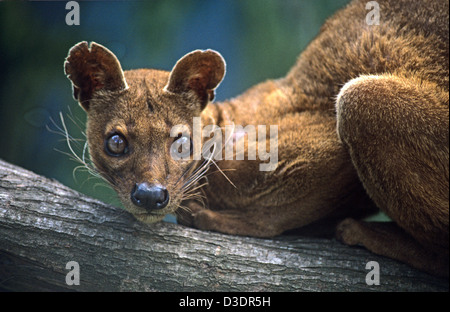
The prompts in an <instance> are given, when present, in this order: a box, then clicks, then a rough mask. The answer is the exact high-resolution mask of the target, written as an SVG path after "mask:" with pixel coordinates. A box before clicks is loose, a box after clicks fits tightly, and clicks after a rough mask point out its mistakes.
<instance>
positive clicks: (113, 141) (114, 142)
mask: <svg viewBox="0 0 450 312" xmlns="http://www.w3.org/2000/svg"><path fill="white" fill-rule="evenodd" d="M106 149H107V151H108V152H109V153H110V154H112V155H113V156H118V155H122V154H125V153H126V152H127V143H126V141H125V139H124V138H123V137H122V136H121V135H119V134H114V135H112V136H111V137H110V138H109V139H108V140H107V142H106Z"/></svg>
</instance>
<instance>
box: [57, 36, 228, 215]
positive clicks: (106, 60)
mask: <svg viewBox="0 0 450 312" xmlns="http://www.w3.org/2000/svg"><path fill="white" fill-rule="evenodd" d="M65 72H66V75H67V77H68V78H69V79H70V80H71V81H72V86H73V96H74V98H75V99H76V100H78V102H79V103H80V105H81V106H82V107H83V109H84V110H85V111H86V112H87V115H88V122H87V131H86V134H87V140H88V146H89V152H90V156H91V159H92V162H93V163H94V165H95V167H96V169H97V171H98V172H99V173H100V174H101V175H102V176H103V177H104V178H105V179H106V180H107V181H108V182H109V183H110V184H111V185H112V187H113V188H114V189H115V191H116V192H117V193H118V195H119V197H120V199H121V201H122V203H123V205H124V206H125V208H126V209H127V210H128V211H129V212H131V213H132V214H133V215H134V216H135V217H136V218H137V219H139V220H141V221H143V222H156V221H159V220H161V219H162V218H163V217H164V216H165V215H166V214H168V213H173V212H175V211H176V210H177V208H178V207H179V206H180V204H181V201H182V200H184V199H185V197H186V191H187V188H188V187H189V183H190V182H192V180H190V177H191V178H192V173H193V171H194V169H195V167H196V164H197V162H195V161H194V160H179V159H176V158H174V157H172V156H171V148H174V146H186V145H187V146H188V149H187V150H188V153H189V152H192V151H191V148H189V145H190V144H192V143H191V142H192V139H191V138H189V137H186V136H185V135H181V133H180V134H179V135H178V136H175V137H173V136H171V129H172V128H173V126H175V125H186V126H188V127H189V130H190V133H192V119H193V117H196V116H199V115H200V113H201V112H202V110H203V109H204V108H205V106H206V105H207V104H208V102H209V101H211V100H212V99H213V98H214V89H215V88H216V87H217V86H218V84H219V83H220V82H221V81H222V79H223V76H224V75H225V62H224V60H223V58H222V56H221V55H220V54H219V53H217V52H215V51H212V50H207V51H199V50H197V51H194V52H191V53H189V54H187V55H185V56H184V57H183V58H181V59H180V60H179V61H178V62H177V63H176V65H175V66H174V68H173V70H172V71H171V72H166V71H160V70H151V69H140V70H131V71H125V72H124V71H122V68H121V65H120V63H119V61H118V60H117V58H116V57H115V55H114V54H113V53H112V52H111V51H109V50H108V49H106V48H105V47H103V46H101V45H99V44H96V43H91V45H90V46H89V45H88V43H87V42H81V43H79V44H77V45H75V46H74V47H73V48H71V49H70V51H69V54H68V57H67V59H66V62H65ZM174 141H175V142H176V143H179V144H173V143H174Z"/></svg>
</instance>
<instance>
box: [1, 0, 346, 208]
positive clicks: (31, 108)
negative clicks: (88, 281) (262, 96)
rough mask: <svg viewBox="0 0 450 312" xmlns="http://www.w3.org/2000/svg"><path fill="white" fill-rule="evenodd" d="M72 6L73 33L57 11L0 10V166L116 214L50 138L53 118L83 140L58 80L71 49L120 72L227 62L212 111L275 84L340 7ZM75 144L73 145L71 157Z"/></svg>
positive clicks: (102, 187) (164, 0)
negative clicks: (99, 48) (92, 48)
mask: <svg viewBox="0 0 450 312" xmlns="http://www.w3.org/2000/svg"><path fill="white" fill-rule="evenodd" d="M78 3H79V4H80V21H81V24H80V25H79V26H68V25H66V23H65V17H66V14H67V13H68V12H69V11H68V10H66V9H65V5H66V2H64V1H54V2H53V1H52V2H25V1H3V2H0V69H1V70H0V138H1V141H0V158H1V159H4V160H6V161H8V162H11V163H14V164H17V165H19V166H22V167H24V168H27V169H29V170H32V171H34V172H36V173H39V174H42V175H44V176H47V177H49V178H54V179H57V180H59V181H60V182H62V183H63V184H65V185H68V186H69V187H72V188H74V189H77V190H79V191H81V192H83V193H85V194H88V195H91V196H93V197H96V198H99V199H101V200H103V201H105V202H107V203H111V204H115V205H119V203H118V201H117V199H116V195H115V193H114V192H113V191H112V190H110V189H109V188H108V187H106V184H105V183H103V182H102V181H100V180H99V179H92V178H91V176H90V175H89V174H88V173H86V172H85V171H83V170H76V171H74V168H75V167H77V166H78V164H77V163H75V162H74V161H72V160H70V157H69V156H68V155H66V154H64V153H69V149H68V147H67V145H66V144H65V142H64V138H63V137H62V136H61V135H60V134H57V133H55V131H56V132H58V127H59V128H60V127H61V126H62V122H61V120H60V117H59V114H60V112H61V113H62V115H63V116H64V117H65V122H66V124H67V126H68V128H69V133H70V134H71V135H72V136H73V137H74V138H80V139H83V134H82V131H83V130H84V122H85V114H84V112H83V110H82V109H81V108H80V107H79V106H78V104H77V103H76V102H75V101H74V100H73V98H72V94H71V85H70V82H69V80H68V79H67V78H66V77H65V75H64V72H63V63H64V59H65V57H66V55H67V52H68V50H69V48H70V47H72V46H73V45H74V44H76V43H78V42H79V41H83V40H86V41H96V42H98V43H101V44H103V45H105V46H107V47H108V48H109V49H110V50H112V51H113V52H114V53H115V54H116V55H117V57H118V58H119V60H120V61H121V63H122V67H123V68H124V69H133V68H140V67H148V68H160V69H165V70H170V69H171V68H172V66H173V65H174V64H175V62H176V61H177V60H178V59H179V58H180V57H181V56H183V55H184V54H185V53H187V52H189V51H191V50H195V49H207V48H211V49H215V50H217V51H219V52H220V53H221V54H222V55H223V56H224V58H225V60H226V61H227V75H226V77H225V80H224V82H223V83H222V84H221V86H220V87H219V89H218V90H217V100H218V101H220V100H224V99H226V98H229V97H233V96H236V95H238V94H239V93H241V92H243V91H244V90H246V89H247V88H248V87H250V86H252V85H253V84H256V83H258V82H261V81H264V80H266V79H270V78H278V77H281V76H283V75H284V74H285V73H286V72H287V71H288V70H289V68H290V67H291V66H292V65H293V64H294V62H295V60H296V58H297V56H298V54H299V53H300V52H301V51H302V50H303V49H304V48H305V47H306V45H307V44H308V43H309V42H310V41H311V40H312V39H313V38H314V36H316V35H317V33H318V32H319V28H320V26H321V25H322V23H323V22H324V21H325V19H326V18H327V17H329V16H330V15H331V14H332V13H333V12H335V11H336V10H337V9H339V8H341V7H343V6H344V5H345V3H347V0H319V1H306V0H305V1H301V0H223V1H206V0H187V1H186V0H176V1H172V0H169V1H168V0H161V1H126V2H125V1H114V2H110V1H89V2H87V1H86V2H84V1H78ZM71 119H73V120H74V121H76V123H77V124H78V126H77V125H75V124H74V123H73V122H72V121H71ZM52 120H53V121H52ZM83 144H84V143H83V142H80V143H79V144H75V145H74V148H75V149H76V151H77V152H78V154H79V155H81V153H82V152H83ZM57 150H59V151H57ZM60 151H62V152H63V153H62V152H60Z"/></svg>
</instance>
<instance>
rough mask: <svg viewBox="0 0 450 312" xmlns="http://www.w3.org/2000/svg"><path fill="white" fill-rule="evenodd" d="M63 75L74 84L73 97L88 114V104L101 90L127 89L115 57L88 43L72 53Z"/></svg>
mask: <svg viewBox="0 0 450 312" xmlns="http://www.w3.org/2000/svg"><path fill="white" fill-rule="evenodd" d="M64 71H65V73H66V75H67V77H68V78H69V79H70V80H71V81H72V86H73V97H74V98H75V99H76V100H78V102H79V103H80V105H81V106H82V107H83V108H84V109H85V110H86V111H88V110H89V100H91V99H92V96H93V93H94V92H96V91H98V90H108V91H120V90H124V89H126V88H127V83H126V81H125V77H124V75H123V71H122V67H121V66H120V63H119V61H118V60H117V58H116V56H115V55H114V54H113V53H112V52H111V51H109V50H108V49H107V48H105V47H104V46H102V45H100V44H97V43H95V42H92V43H91V45H90V47H89V45H88V43H87V42H86V41H83V42H80V43H78V44H76V45H75V46H73V47H72V48H71V49H70V50H69V54H68V56H67V58H66V62H65V63H64Z"/></svg>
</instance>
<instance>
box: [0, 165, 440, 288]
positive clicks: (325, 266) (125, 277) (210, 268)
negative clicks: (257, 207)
mask: <svg viewBox="0 0 450 312" xmlns="http://www.w3.org/2000/svg"><path fill="white" fill-rule="evenodd" d="M69 261H76V262H77V263H78V264H79V273H80V274H79V277H80V283H79V285H67V284H66V275H68V274H70V273H72V272H73V271H72V269H73V268H72V267H68V268H67V269H66V264H67V263H68V262H69ZM369 261H377V262H378V263H379V266H380V274H379V277H380V278H379V281H380V285H372V286H369V285H367V284H366V275H368V274H369V273H370V272H371V270H370V269H366V264H367V263H368V262H369ZM369 275H370V274H369ZM0 289H1V290H7V291H66V290H67V291H448V280H446V279H440V278H437V277H433V276H430V275H428V274H425V273H423V272H419V271H417V270H415V269H412V268H410V267H408V266H407V265H405V264H402V263H398V262H396V261H393V260H390V259H387V258H384V257H380V256H376V255H374V254H372V253H370V252H369V251H367V250H365V249H363V248H355V247H349V246H345V245H343V244H341V243H339V242H337V241H336V240H333V239H331V240H330V239H320V238H311V237H302V236H292V235H291V236H280V237H276V238H273V239H259V238H251V237H237V236H230V235H223V234H219V233H211V232H205V231H199V230H196V229H191V228H187V227H184V226H181V225H177V224H171V223H164V222H161V223H158V224H153V225H145V224H141V223H139V222H138V221H136V220H135V219H134V218H133V217H132V216H131V215H129V214H128V213H127V212H125V211H123V210H122V209H120V208H116V207H112V206H108V205H106V204H104V203H102V202H100V201H98V200H95V199H92V198H89V197H87V196H85V195H83V194H80V193H78V192H76V191H74V190H72V189H69V188H67V187H66V186H64V185H62V184H60V183H59V182H57V181H55V180H50V179H47V178H45V177H42V176H39V175H36V174H34V173H32V172H29V171H27V170H24V169H22V168H19V167H17V166H14V165H11V164H8V163H6V162H3V161H1V160H0Z"/></svg>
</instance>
